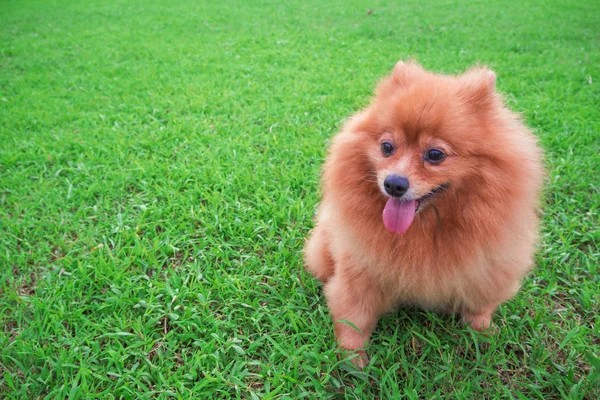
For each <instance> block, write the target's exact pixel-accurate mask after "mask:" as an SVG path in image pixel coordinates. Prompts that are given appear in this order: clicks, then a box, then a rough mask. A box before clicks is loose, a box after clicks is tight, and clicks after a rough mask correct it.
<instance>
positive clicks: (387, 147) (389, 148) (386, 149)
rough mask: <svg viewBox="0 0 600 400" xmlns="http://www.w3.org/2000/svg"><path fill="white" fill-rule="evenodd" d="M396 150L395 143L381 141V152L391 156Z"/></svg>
mask: <svg viewBox="0 0 600 400" xmlns="http://www.w3.org/2000/svg"><path fill="white" fill-rule="evenodd" d="M394 150H395V149H394V145H393V144H391V143H390V142H383V143H381V152H382V153H383V155H384V156H386V157H387V156H391V155H392V154H394Z"/></svg>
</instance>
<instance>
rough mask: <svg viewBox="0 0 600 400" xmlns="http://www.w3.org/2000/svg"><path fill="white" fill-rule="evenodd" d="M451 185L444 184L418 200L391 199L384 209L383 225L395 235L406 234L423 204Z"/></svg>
mask: <svg viewBox="0 0 600 400" xmlns="http://www.w3.org/2000/svg"><path fill="white" fill-rule="evenodd" d="M449 186H450V185H449V184H448V183H443V184H441V185H439V186H437V187H435V188H434V189H433V190H431V191H430V192H429V193H427V194H425V195H424V196H421V197H419V198H418V199H399V198H397V197H391V198H390V199H389V200H388V201H387V203H386V204H385V208H384V209H383V215H382V217H383V225H384V226H385V228H386V229H387V230H388V231H390V232H393V233H399V234H402V233H405V232H406V231H407V230H408V228H409V227H410V225H411V224H412V222H413V219H414V218H415V214H416V213H417V211H418V210H419V209H420V208H421V206H422V205H423V204H426V203H428V202H430V201H431V199H433V198H434V197H436V196H437V195H439V194H440V193H442V192H444V191H445V190H446V189H448V187H449Z"/></svg>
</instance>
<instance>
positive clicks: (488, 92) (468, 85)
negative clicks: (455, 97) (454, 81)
mask: <svg viewBox="0 0 600 400" xmlns="http://www.w3.org/2000/svg"><path fill="white" fill-rule="evenodd" d="M458 79H459V80H460V81H461V82H462V84H463V88H462V98H463V99H464V101H465V102H467V103H468V104H470V105H471V106H473V107H476V108H487V107H489V106H491V105H492V103H493V101H494V98H495V93H496V73H495V72H494V71H492V70H491V69H489V68H487V67H481V68H472V69H470V70H469V71H467V72H466V73H464V74H463V75H462V76H460V77H459V78H458Z"/></svg>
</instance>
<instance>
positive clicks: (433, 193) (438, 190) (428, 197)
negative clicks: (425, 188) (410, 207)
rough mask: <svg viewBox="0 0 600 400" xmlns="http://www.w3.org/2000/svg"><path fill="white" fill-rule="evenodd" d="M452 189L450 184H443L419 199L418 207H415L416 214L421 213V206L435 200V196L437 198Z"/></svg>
mask: <svg viewBox="0 0 600 400" xmlns="http://www.w3.org/2000/svg"><path fill="white" fill-rule="evenodd" d="M449 187H450V184H449V183H442V184H441V185H439V186H437V187H435V188H433V189H432V190H431V191H430V192H429V193H427V194H426V195H424V196H421V197H419V198H418V199H417V200H416V201H417V205H416V207H415V212H417V211H419V208H420V207H421V204H423V203H426V202H427V201H429V200H431V199H433V198H434V197H435V196H437V195H438V194H440V193H442V192H444V191H445V190H446V189H448V188H449Z"/></svg>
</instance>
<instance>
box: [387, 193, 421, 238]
mask: <svg viewBox="0 0 600 400" xmlns="http://www.w3.org/2000/svg"><path fill="white" fill-rule="evenodd" d="M416 206H417V201H416V200H410V201H405V202H400V200H398V199H389V200H388V202H387V203H386V205H385V208H384V209H383V225H385V229H387V230H388V231H390V232H394V233H404V232H406V231H407V230H408V227H409V226H410V224H411V223H412V222H413V219H414V218H415V207H416Z"/></svg>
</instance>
